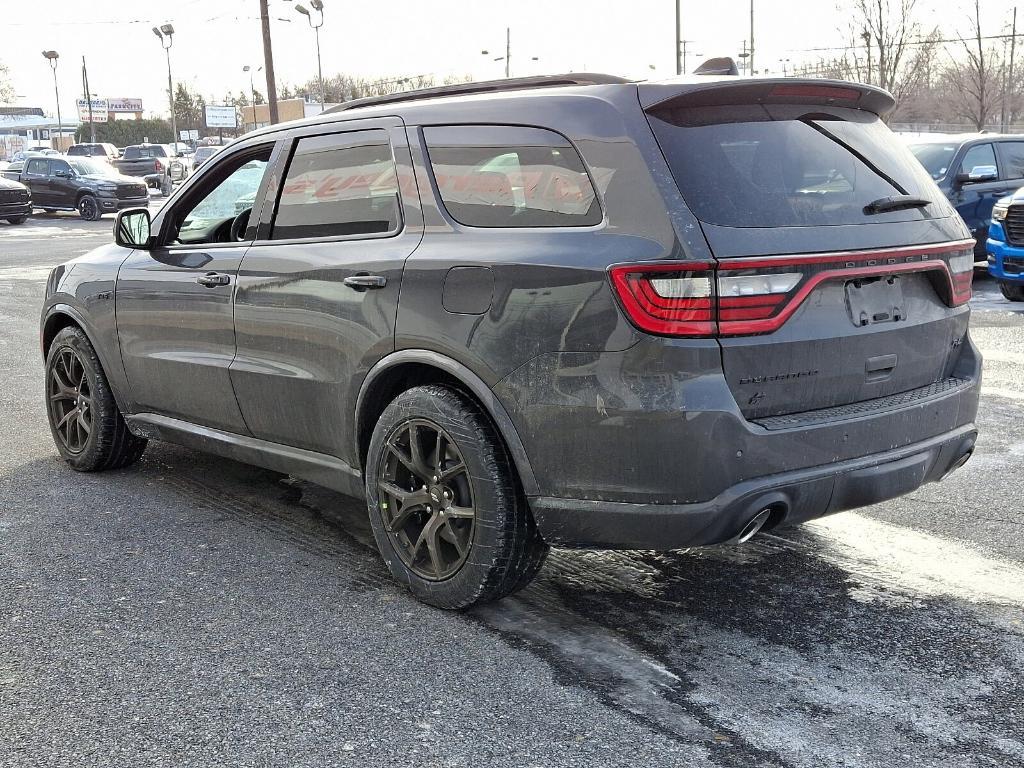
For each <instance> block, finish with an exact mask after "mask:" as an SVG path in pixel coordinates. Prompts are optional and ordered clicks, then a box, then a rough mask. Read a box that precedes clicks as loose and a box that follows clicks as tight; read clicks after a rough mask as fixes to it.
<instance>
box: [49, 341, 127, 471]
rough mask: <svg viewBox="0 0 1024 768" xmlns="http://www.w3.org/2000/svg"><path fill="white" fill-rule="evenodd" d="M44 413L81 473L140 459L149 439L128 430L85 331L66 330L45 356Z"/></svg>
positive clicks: (56, 440) (62, 449) (63, 453)
mask: <svg viewBox="0 0 1024 768" xmlns="http://www.w3.org/2000/svg"><path fill="white" fill-rule="evenodd" d="M45 391H46V413H47V417H48V420H49V423H50V432H51V434H52V435H53V442H54V443H56V445H57V450H58V451H60V455H61V456H63V457H64V460H65V461H66V462H67V463H68V464H69V465H70V466H71V468H72V469H76V470H78V471H79V472H95V471H99V470H104V469H117V468H118V467H125V466H127V465H129V464H132V463H134V462H136V461H138V459H139V457H140V456H142V452H143V451H144V450H145V449H146V441H145V440H144V439H142V438H140V437H136V436H135V435H133V434H132V433H131V432H129V431H128V425H127V424H125V421H124V418H123V417H122V416H121V412H120V411H119V410H118V408H117V403H116V402H115V401H114V395H113V393H112V392H111V390H110V384H109V383H108V382H107V377H106V376H104V374H103V368H102V366H101V365H100V360H99V357H97V355H96V350H95V349H93V346H92V344H91V343H90V342H89V339H88V337H87V336H86V335H85V333H83V332H82V330H81V329H79V328H76V327H74V326H69V327H67V328H64V329H63V330H62V331H61V332H60V333H58V334H57V336H56V338H54V340H53V343H52V344H50V349H49V350H48V351H47V353H46V387H45Z"/></svg>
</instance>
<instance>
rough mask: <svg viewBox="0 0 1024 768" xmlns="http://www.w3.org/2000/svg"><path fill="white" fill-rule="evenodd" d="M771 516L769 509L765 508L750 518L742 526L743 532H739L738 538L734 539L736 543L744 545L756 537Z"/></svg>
mask: <svg viewBox="0 0 1024 768" xmlns="http://www.w3.org/2000/svg"><path fill="white" fill-rule="evenodd" d="M771 515H772V510H771V507H765V508H764V509H762V510H761V511H760V512H758V513H757V514H756V515H754V516H753V517H752V518H750V520H749V521H748V522H747V524H746V525H744V526H743V530H741V531H740V534H739V536H737V537H736V543H737V544H744V543H746V542H748V541H750V540H751V539H752V538H754V536H756V535H757V532H758V531H760V530H761V529H762V528H763V527H764V524H765V523H767V522H768V518H769V517H771Z"/></svg>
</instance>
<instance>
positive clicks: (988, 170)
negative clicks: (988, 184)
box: [956, 165, 999, 184]
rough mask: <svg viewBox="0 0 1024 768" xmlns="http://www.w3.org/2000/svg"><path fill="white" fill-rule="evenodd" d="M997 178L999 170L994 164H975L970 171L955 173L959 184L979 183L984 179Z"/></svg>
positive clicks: (993, 179) (991, 179)
mask: <svg viewBox="0 0 1024 768" xmlns="http://www.w3.org/2000/svg"><path fill="white" fill-rule="evenodd" d="M997 178H999V172H998V171H997V170H996V167H995V166H994V165H976V166H974V167H973V168H971V171H970V173H960V174H957V177H956V180H957V181H959V182H960V183H961V184H980V183H982V182H985V181H995V180H996V179H997Z"/></svg>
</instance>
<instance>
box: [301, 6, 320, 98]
mask: <svg viewBox="0 0 1024 768" xmlns="http://www.w3.org/2000/svg"><path fill="white" fill-rule="evenodd" d="M309 4H310V5H311V6H313V10H314V11H316V12H317V13H318V14H320V23H319V24H314V23H313V15H312V14H311V13H310V12H309V11H308V10H307V9H306V6H304V5H302V4H301V3H299V4H297V5H296V6H295V10H296V11H298V12H299V13H301V14H302V15H303V16H305V17H306V21H308V22H309V26H310V27H312V28H313V32H315V33H316V76H317V82H318V83H319V84H320V111H321V112H322V111H323V109H324V70H323V67H321V66H320V27H322V26H323V25H324V4H323V2H322V0H309Z"/></svg>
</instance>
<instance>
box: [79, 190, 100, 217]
mask: <svg viewBox="0 0 1024 768" xmlns="http://www.w3.org/2000/svg"><path fill="white" fill-rule="evenodd" d="M78 215H79V216H81V217H82V218H83V219H85V220H86V221H99V219H100V216H102V215H103V214H102V212H101V211H100V204H99V203H98V202H96V198H95V197H93V196H92V195H83V196H82V199H81V200H79V201H78Z"/></svg>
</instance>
